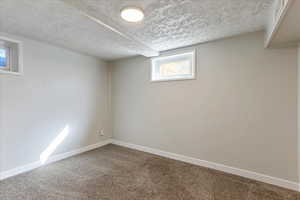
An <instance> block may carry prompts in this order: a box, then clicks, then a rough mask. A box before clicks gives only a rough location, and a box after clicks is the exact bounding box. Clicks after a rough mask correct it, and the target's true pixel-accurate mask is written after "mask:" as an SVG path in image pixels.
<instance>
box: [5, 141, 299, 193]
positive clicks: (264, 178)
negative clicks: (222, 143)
mask: <svg viewBox="0 0 300 200" xmlns="http://www.w3.org/2000/svg"><path fill="white" fill-rule="evenodd" d="M111 143H112V144H116V145H119V146H123V147H127V148H131V149H135V150H139V151H143V152H147V153H151V154H155V155H159V156H162V157H166V158H171V159H174V160H179V161H182V162H186V163H190V164H194V165H198V166H202V167H207V168H211V169H215V170H219V171H223V172H227V173H230V174H235V175H238V176H242V177H246V178H250V179H254V180H257V181H261V182H265V183H269V184H272V185H277V186H280V187H283V188H287V189H291V190H295V191H300V189H299V188H300V185H299V184H298V183H297V182H291V181H288V180H284V179H281V178H276V177H272V176H268V175H264V174H260V173H256V172H252V171H248V170H243V169H238V168H234V167H229V166H226V165H222V164H218V163H214V162H210V161H205V160H200V159H197V158H192V157H188V156H184V155H179V154H175V153H170V152H166V151H161V150H158V149H153V148H150V147H145V146H141V145H136V144H131V143H127V142H123V141H119V140H113V139H108V140H104V141H101V142H99V143H96V144H93V145H89V146H86V147H83V148H80V149H76V150H74V151H70V152H67V153H62V154H57V155H54V156H51V157H50V158H49V159H48V161H47V162H46V164H50V163H53V162H57V161H60V160H63V159H66V158H69V157H71V156H75V155H78V154H81V153H84V152H87V151H90V150H93V149H97V148H99V147H102V146H105V145H107V144H111ZM44 165H45V164H44ZM41 166H43V164H42V163H41V162H40V161H36V162H33V163H30V164H27V165H24V166H20V167H17V168H14V169H11V170H8V171H4V172H1V173H0V181H1V180H4V179H6V178H9V177H12V176H16V175H18V174H22V173H25V172H28V171H31V170H33V169H36V168H38V167H41Z"/></svg>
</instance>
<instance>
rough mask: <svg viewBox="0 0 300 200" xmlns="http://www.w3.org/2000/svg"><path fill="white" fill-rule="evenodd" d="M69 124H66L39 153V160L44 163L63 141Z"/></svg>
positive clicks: (67, 133) (67, 132)
mask: <svg viewBox="0 0 300 200" xmlns="http://www.w3.org/2000/svg"><path fill="white" fill-rule="evenodd" d="M69 131H70V130H69V126H68V125H66V126H65V128H64V129H63V130H62V131H61V132H60V133H59V134H58V136H57V137H56V138H55V139H54V140H53V141H52V142H51V143H50V145H49V146H48V147H47V148H46V150H45V151H43V152H42V153H41V155H40V161H41V163H42V164H45V163H46V162H47V160H48V159H49V157H50V156H51V155H52V154H53V152H54V151H55V149H56V148H57V147H58V146H59V145H60V144H61V143H62V142H63V141H64V139H65V138H66V137H67V136H68V135H69Z"/></svg>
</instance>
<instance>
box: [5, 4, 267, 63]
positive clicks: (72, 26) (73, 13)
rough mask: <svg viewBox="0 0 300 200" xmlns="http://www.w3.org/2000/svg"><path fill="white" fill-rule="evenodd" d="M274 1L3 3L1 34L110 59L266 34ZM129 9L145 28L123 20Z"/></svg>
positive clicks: (153, 53) (146, 54)
mask: <svg viewBox="0 0 300 200" xmlns="http://www.w3.org/2000/svg"><path fill="white" fill-rule="evenodd" d="M272 2H273V0H0V31H4V32H9V33H14V34H18V35H24V36H27V37H30V38H34V39H38V40H42V41H46V42H49V43H52V44H56V45H59V46H63V47H67V48H69V49H73V50H76V51H80V52H83V53H87V54H90V55H95V56H98V57H100V58H104V59H108V60H111V59H117V58H121V57H126V56H132V55H137V54H140V55H145V56H153V55H156V54H157V52H156V51H164V50H168V49H174V48H178V47H183V46H188V45H192V44H196V43H202V42H207V41H211V40H215V39H220V38H224V37H229V36H234V35H238V34H242V33H247V32H253V31H258V30H263V29H264V28H265V26H266V23H267V18H268V11H269V8H270V6H271V4H272ZM128 5H135V6H138V7H141V8H142V9H144V11H145V20H144V21H143V22H142V23H138V24H131V23H127V22H124V21H122V20H121V18H120V15H119V14H120V10H121V9H122V8H123V7H125V6H128Z"/></svg>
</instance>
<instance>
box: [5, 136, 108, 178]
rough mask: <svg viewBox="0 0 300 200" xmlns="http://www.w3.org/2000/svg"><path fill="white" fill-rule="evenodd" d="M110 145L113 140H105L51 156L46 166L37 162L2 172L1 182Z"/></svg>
mask: <svg viewBox="0 0 300 200" xmlns="http://www.w3.org/2000/svg"><path fill="white" fill-rule="evenodd" d="M110 143H112V140H111V139H108V140H104V141H101V142H99V143H96V144H92V145H89V146H86V147H83V148H80V149H76V150H73V151H70V152H66V153H62V154H57V155H54V156H51V157H50V158H49V159H48V160H47V162H46V163H45V164H42V163H41V161H36V162H33V163H30V164H27V165H23V166H20V167H17V168H14V169H11V170H8V171H4V172H1V173H0V181H1V180H4V179H6V178H9V177H12V176H16V175H18V174H22V173H25V172H28V171H31V170H33V169H36V168H38V167H41V166H43V165H47V164H50V163H53V162H57V161H60V160H63V159H66V158H69V157H71V156H75V155H78V154H81V153H84V152H87V151H90V150H93V149H97V148H99V147H102V146H105V145H107V144H110Z"/></svg>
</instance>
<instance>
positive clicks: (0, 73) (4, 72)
mask: <svg viewBox="0 0 300 200" xmlns="http://www.w3.org/2000/svg"><path fill="white" fill-rule="evenodd" d="M0 75H13V76H22V75H23V73H20V72H12V71H5V70H0Z"/></svg>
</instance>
